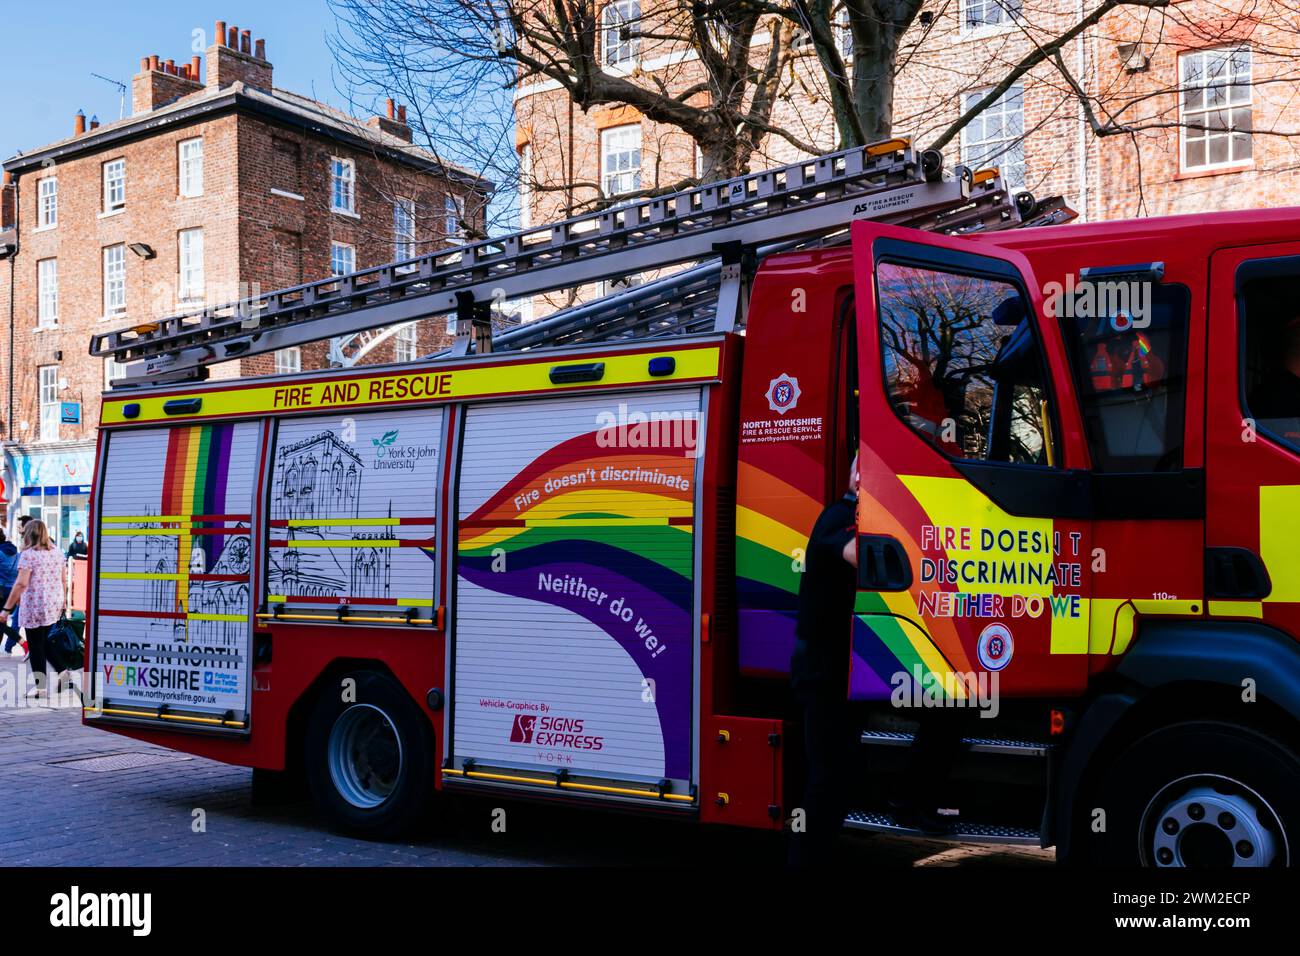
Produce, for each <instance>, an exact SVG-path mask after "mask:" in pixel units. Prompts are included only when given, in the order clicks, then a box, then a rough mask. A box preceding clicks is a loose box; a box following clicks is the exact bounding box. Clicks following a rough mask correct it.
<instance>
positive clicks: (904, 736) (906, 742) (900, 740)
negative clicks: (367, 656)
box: [862, 730, 1053, 757]
mask: <svg viewBox="0 0 1300 956" xmlns="http://www.w3.org/2000/svg"><path fill="white" fill-rule="evenodd" d="M915 740H916V735H915V734H909V733H906V732H903V731H897V730H864V731H863V732H862V743H864V744H870V745H871V746H874V747H910V746H912V743H913V742H914V741H915ZM961 742H962V746H963V747H965V749H966V750H967V751H969V752H970V753H977V754H1002V755H1004V756H1013V757H1046V756H1047V754H1048V753H1049V752H1051V750H1052V747H1053V745H1052V744H1045V743H1042V742H1041V741H1038V740H1011V739H1003V738H1000V737H963V738H962V741H961Z"/></svg>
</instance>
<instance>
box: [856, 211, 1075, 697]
mask: <svg viewBox="0 0 1300 956" xmlns="http://www.w3.org/2000/svg"><path fill="white" fill-rule="evenodd" d="M852 241H853V249H854V278H855V283H856V287H857V303H858V317H857V318H858V323H859V324H858V354H859V377H860V383H861V384H860V391H861V399H860V401H861V406H860V407H861V435H862V437H861V442H860V462H859V468H860V473H861V478H860V486H859V505H858V530H859V594H858V601H857V606H856V609H855V610H856V613H855V619H854V623H853V636H852V656H851V667H850V677H849V696H850V698H852V699H860V700H870V699H885V698H889V697H891V696H895V695H898V694H900V693H901V694H903V695H905V696H906V695H908V694H914V693H917V692H918V691H919V692H923V693H927V694H934V693H937V692H941V693H942V694H943V696H944V697H945V698H963V697H968V696H969V694H970V693H971V692H973V691H975V690H978V691H979V692H986V691H988V690H989V688H994V689H995V690H996V691H1000V692H1001V693H1004V694H1010V695H1014V696H1037V695H1044V694H1052V693H1065V692H1071V691H1077V690H1079V689H1080V688H1081V687H1082V686H1083V685H1084V684H1085V682H1086V679H1087V669H1088V664H1087V661H1088V658H1087V652H1088V622H1089V595H1090V588H1091V574H1090V567H1089V562H1088V555H1089V551H1090V536H1091V526H1090V522H1089V519H1088V514H1087V475H1086V472H1085V471H1083V470H1082V469H1083V468H1084V467H1085V464H1086V454H1085V452H1084V450H1083V447H1082V442H1081V438H1080V435H1081V430H1080V427H1079V419H1078V414H1077V411H1076V408H1075V406H1074V404H1073V399H1072V395H1071V390H1070V388H1069V386H1068V382H1069V379H1068V367H1067V365H1066V360H1065V354H1064V351H1063V348H1062V344H1061V342H1060V339H1059V334H1058V332H1057V330H1056V329H1055V328H1054V327H1045V326H1044V324H1043V323H1042V322H1041V321H1040V320H1039V316H1040V315H1041V314H1042V310H1041V303H1040V295H1039V286H1038V285H1037V283H1036V282H1035V280H1034V277H1033V275H1032V273H1031V270H1030V269H1029V266H1028V263H1027V262H1026V261H1025V259H1024V257H1023V256H1021V255H1020V254H1019V253H1016V252H1013V251H1009V250H1004V249H999V248H997V247H995V246H992V245H988V244H984V243H975V242H972V241H971V240H968V239H965V240H964V239H959V238H948V237H943V236H936V235H930V234H918V233H916V232H914V231H911V230H904V229H899V228H896V227H890V226H882V225H877V224H874V223H869V222H864V223H855V224H854V225H853V232H852ZM994 675H996V677H994ZM956 702H957V701H953V703H956Z"/></svg>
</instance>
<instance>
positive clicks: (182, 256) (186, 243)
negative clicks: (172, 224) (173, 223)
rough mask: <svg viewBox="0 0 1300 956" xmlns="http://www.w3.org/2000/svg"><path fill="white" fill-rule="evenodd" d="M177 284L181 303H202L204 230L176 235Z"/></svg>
mask: <svg viewBox="0 0 1300 956" xmlns="http://www.w3.org/2000/svg"><path fill="white" fill-rule="evenodd" d="M176 262H177V282H176V299H177V301H179V302H202V301H203V299H204V296H205V285H204V283H205V279H204V269H203V229H202V227H199V228H196V229H182V230H181V231H180V232H178V233H177V234H176Z"/></svg>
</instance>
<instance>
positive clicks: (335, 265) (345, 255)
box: [330, 242, 357, 276]
mask: <svg viewBox="0 0 1300 956" xmlns="http://www.w3.org/2000/svg"><path fill="white" fill-rule="evenodd" d="M356 271H357V247H356V246H353V245H350V244H348V243H346V242H331V243H330V275H336V276H344V275H348V274H349V273H352V272H356Z"/></svg>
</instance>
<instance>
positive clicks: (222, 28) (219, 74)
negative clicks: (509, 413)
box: [205, 20, 272, 91]
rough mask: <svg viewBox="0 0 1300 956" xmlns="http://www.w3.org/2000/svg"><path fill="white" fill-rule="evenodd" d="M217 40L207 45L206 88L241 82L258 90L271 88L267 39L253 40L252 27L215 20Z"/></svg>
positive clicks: (217, 87)
mask: <svg viewBox="0 0 1300 956" xmlns="http://www.w3.org/2000/svg"><path fill="white" fill-rule="evenodd" d="M213 32H214V34H215V35H216V42H215V43H213V44H212V46H210V47H208V50H207V57H208V72H207V76H206V77H205V82H206V85H207V87H208V89H221V88H224V87H227V86H230V85H231V84H232V83H243V84H245V85H246V86H252V87H256V88H257V89H259V90H267V91H269V90H270V89H271V77H272V68H271V64H270V62H268V61H267V59H266V41H265V40H262V39H258V40H256V41H255V40H254V39H253V32H252V31H251V30H241V29H240V28H239V27H237V26H231V27H227V26H226V21H225V20H218V21H217V23H216V29H215V30H214V31H213Z"/></svg>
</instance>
